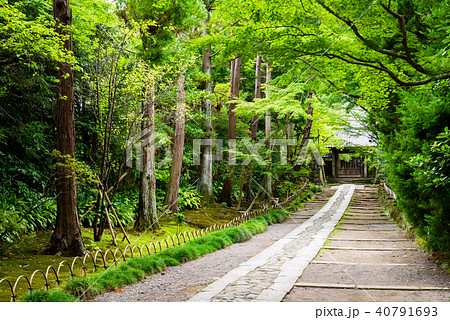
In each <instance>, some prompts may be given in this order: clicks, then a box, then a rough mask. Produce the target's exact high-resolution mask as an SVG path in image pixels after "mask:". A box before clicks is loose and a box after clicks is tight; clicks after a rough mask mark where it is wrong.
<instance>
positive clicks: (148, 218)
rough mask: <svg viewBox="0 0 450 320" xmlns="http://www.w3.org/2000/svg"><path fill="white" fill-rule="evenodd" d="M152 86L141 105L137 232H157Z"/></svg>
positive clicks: (135, 226) (135, 225) (152, 85)
mask: <svg viewBox="0 0 450 320" xmlns="http://www.w3.org/2000/svg"><path fill="white" fill-rule="evenodd" d="M154 96H155V95H154V84H153V83H152V84H151V85H150V86H149V88H147V92H146V95H145V100H144V103H143V105H142V115H143V118H144V120H143V122H142V132H143V133H144V135H143V137H142V139H143V141H142V156H141V157H142V158H141V163H142V171H141V185H140V190H139V206H138V215H137V219H136V222H135V224H134V228H135V229H136V230H138V231H146V230H148V229H152V230H158V229H160V228H161V227H160V225H159V223H158V215H157V210H156V172H155V103H154Z"/></svg>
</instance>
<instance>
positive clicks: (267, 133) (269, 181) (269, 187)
mask: <svg viewBox="0 0 450 320" xmlns="http://www.w3.org/2000/svg"><path fill="white" fill-rule="evenodd" d="M271 80H272V65H271V64H270V63H269V62H268V63H267V64H266V84H267V83H269V81H271ZM266 97H267V94H266ZM271 120H272V119H271V116H270V112H267V113H266V117H265V136H266V139H267V142H266V149H267V150H268V151H269V152H270V153H269V163H272V150H271V148H270V134H271V126H272V123H271V122H272V121H271ZM264 189H265V191H266V192H265V193H264V194H265V196H266V197H267V198H270V197H272V194H273V193H272V176H271V175H267V177H266V181H265V185H264Z"/></svg>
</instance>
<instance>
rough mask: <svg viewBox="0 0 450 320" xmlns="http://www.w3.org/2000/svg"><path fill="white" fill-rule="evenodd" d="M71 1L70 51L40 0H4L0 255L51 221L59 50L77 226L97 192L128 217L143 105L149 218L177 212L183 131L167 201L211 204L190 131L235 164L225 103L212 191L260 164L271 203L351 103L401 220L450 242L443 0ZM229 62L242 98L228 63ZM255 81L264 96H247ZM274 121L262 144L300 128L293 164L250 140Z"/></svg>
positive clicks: (242, 194) (449, 39) (135, 195)
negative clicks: (67, 78)
mask: <svg viewBox="0 0 450 320" xmlns="http://www.w3.org/2000/svg"><path fill="white" fill-rule="evenodd" d="M70 7H71V12H72V25H71V26H70V28H69V30H68V31H69V35H70V38H71V40H72V41H73V52H69V51H67V50H64V46H63V44H64V41H67V40H68V38H69V36H64V35H62V34H60V33H57V32H56V30H55V28H54V26H55V21H54V18H53V14H52V5H51V1H47V0H27V1H24V0H9V1H7V0H0V119H1V124H0V157H1V166H0V201H1V203H0V250H1V249H2V247H3V246H4V245H6V244H8V243H11V242H13V241H17V240H18V239H19V238H20V237H21V235H23V234H24V233H26V232H33V231H36V230H42V229H51V228H53V227H54V226H55V222H56V218H57V214H56V200H55V199H56V197H57V196H58V195H57V194H56V191H55V184H56V177H55V166H57V165H60V160H61V155H60V154H58V153H57V152H55V151H54V150H55V149H56V134H57V132H56V127H57V126H56V121H57V119H56V116H55V108H56V101H57V99H61V98H63V97H56V94H55V86H56V85H57V84H58V81H59V80H58V79H56V76H55V75H56V70H57V63H58V62H62V61H63V62H67V63H70V64H71V66H72V69H73V70H74V71H75V75H74V92H75V99H74V110H75V127H76V148H75V149H76V159H73V161H68V162H67V163H70V165H71V166H72V167H73V170H74V171H76V176H77V201H78V214H79V216H80V217H83V219H82V220H81V223H82V225H83V227H86V228H91V227H92V228H93V229H94V235H95V237H97V239H96V240H99V239H101V234H102V231H99V230H103V228H105V227H106V223H107V219H106V218H105V217H106V212H107V209H109V210H110V206H111V205H110V204H109V203H108V202H106V200H105V194H107V192H106V190H108V189H110V188H112V189H111V190H113V191H111V192H110V194H109V197H110V201H111V204H112V206H113V207H117V208H120V210H117V211H118V218H119V220H120V221H121V222H122V223H124V224H125V225H131V224H132V223H133V221H135V220H136V218H137V214H139V213H138V212H139V210H138V203H139V199H140V196H139V193H140V192H141V191H140V190H141V189H140V186H141V184H142V181H143V179H142V177H141V171H142V167H143V166H144V165H146V164H143V163H142V162H140V161H141V160H142V159H141V158H142V157H141V154H140V153H139V152H142V150H143V147H141V141H142V139H141V138H142V137H143V135H145V134H144V133H143V132H144V131H145V130H143V128H144V127H143V123H145V121H147V120H148V119H146V116H145V115H144V110H145V109H146V108H147V107H148V106H151V107H152V108H154V119H152V121H153V123H152V128H153V129H154V131H155V132H154V138H155V152H154V159H152V160H154V162H155V164H154V166H155V169H154V175H155V190H153V191H152V192H155V199H156V208H157V211H158V215H159V216H162V215H167V214H170V212H168V211H167V210H166V209H167V206H165V205H164V200H165V199H166V195H167V194H168V191H169V189H171V188H173V185H172V184H173V181H174V180H173V177H171V167H172V166H174V165H175V164H174V163H173V162H175V161H172V154H171V152H172V151H174V150H177V147H178V146H179V145H180V141H176V139H175V136H177V137H179V136H180V133H179V132H177V130H179V129H177V128H183V135H182V142H183V143H184V147H183V149H182V150H183V154H182V158H181V159H182V167H181V174H180V175H179V176H178V177H175V178H176V179H175V185H176V188H177V190H178V195H179V196H178V197H177V209H179V210H186V209H200V208H202V206H204V205H205V204H204V203H203V201H204V199H203V197H202V194H201V192H200V191H199V190H197V188H196V186H197V184H198V180H199V178H200V172H203V171H201V170H199V167H200V166H199V165H196V164H193V163H194V160H195V159H197V157H198V154H197V153H198V150H197V149H196V148H195V147H194V146H195V140H196V139H202V138H206V137H208V138H210V137H211V138H213V139H220V140H223V141H225V142H224V147H225V148H224V153H223V160H226V159H228V154H229V153H231V151H230V150H229V149H231V148H230V147H231V145H230V144H228V143H227V142H226V140H227V137H228V132H229V127H228V125H229V123H230V122H229V121H230V119H231V117H230V114H231V115H233V112H235V113H236V114H237V120H236V141H237V143H236V148H235V152H236V160H237V163H236V165H230V163H228V162H227V161H215V162H213V163H212V188H213V193H214V196H215V197H216V198H217V197H218V196H219V195H220V193H221V190H222V187H223V184H224V179H225V178H226V177H234V178H233V179H232V180H233V181H232V200H233V202H235V203H234V204H236V203H239V205H241V202H245V203H246V205H248V204H250V203H251V202H252V199H253V197H254V196H255V195H257V194H258V195H259V194H260V192H259V191H260V185H262V184H264V183H263V181H264V182H266V179H268V177H269V176H270V177H271V181H273V188H272V189H273V196H274V197H275V198H285V197H287V196H288V195H289V194H293V193H295V191H296V189H298V188H300V186H301V183H299V182H300V181H305V180H306V178H310V179H312V178H313V177H314V175H312V172H311V168H315V166H314V165H313V166H311V165H310V164H308V163H306V164H305V163H302V165H301V166H298V165H296V160H297V159H296V158H297V155H298V154H299V153H300V151H301V149H302V143H301V141H302V140H304V139H306V140H308V139H310V140H312V141H314V143H315V145H316V146H317V148H318V150H319V151H320V152H321V153H322V154H325V153H327V152H328V151H329V146H330V145H335V146H339V144H340V143H341V140H340V139H339V138H338V136H337V135H336V132H338V131H340V130H342V129H343V128H347V127H349V126H350V123H349V122H348V114H349V113H351V114H353V116H352V117H354V118H355V117H356V118H358V119H359V121H360V122H361V126H364V128H365V130H367V131H370V133H371V137H372V138H373V139H374V140H376V141H377V142H378V146H379V147H378V150H377V163H376V167H377V168H378V172H379V174H380V177H381V178H383V179H386V180H387V182H388V183H389V184H390V185H391V187H392V188H393V190H394V191H395V193H396V194H397V195H398V204H399V206H400V207H401V209H403V210H404V212H405V214H406V217H407V219H408V221H409V223H410V224H411V225H412V226H413V227H415V228H416V230H417V233H418V234H419V235H421V236H422V237H424V239H426V240H427V244H428V245H429V247H430V248H433V249H439V250H444V251H448V250H450V208H449V205H450V203H449V201H448V199H449V196H450V183H449V168H450V167H449V157H450V151H449V150H450V138H449V135H450V134H449V131H448V124H449V123H450V109H449V108H450V107H449V106H450V104H449V102H450V101H449V99H448V93H449V79H450V70H449V66H450V63H449V62H450V61H449V59H450V57H449V46H450V36H449V34H450V33H449V23H450V2H449V1H448V0H439V1H431V0H425V1H423V0H421V1H419V0H395V1H383V0H379V1H371V0H361V1H358V2H356V3H355V2H354V1H349V0H338V1H336V0H333V1H331V0H302V1H299V0H294V1H289V2H286V1H280V0H257V1H255V0H252V1H250V0H244V1H231V0H215V1H213V0H204V1H201V0H196V1H188V0H183V1H170V0H145V1H134V0H120V1H107V0H97V1H95V0H72V1H70ZM238 57H239V58H240V61H241V68H240V70H239V72H240V79H238V82H239V86H240V87H239V98H238V99H237V97H233V99H234V98H236V100H237V101H234V102H236V106H235V104H234V103H230V100H232V99H231V98H232V97H230V81H231V80H230V78H231V77H230V75H232V73H233V72H232V70H231V66H230V61H232V60H233V61H234V60H235V59H236V58H238ZM257 57H260V58H261V59H262V61H263V63H264V64H263V66H262V67H261V70H260V74H262V77H261V78H262V80H261V79H258V78H257V76H256V74H257V72H256V73H255V69H256V68H258V67H256V68H255V61H256V60H257ZM207 59H210V61H211V70H212V71H211V73H210V74H209V73H208V72H205V61H207ZM267 66H268V67H267ZM266 67H267V70H266ZM270 78H271V79H272V80H270ZM180 79H182V80H183V81H182V82H181V80H180ZM266 80H270V81H266ZM258 81H261V87H262V90H263V92H264V95H263V97H262V98H257V99H255V97H257V96H258V95H257V90H255V84H257V83H258ZM208 84H209V85H210V87H211V88H210V89H208ZM208 101H209V102H210V106H211V108H212V112H211V115H210V116H209V115H207V114H208V111H207V108H206V107H205V106H207V105H208V104H207V103H206V102H208ZM233 108H235V109H233ZM233 110H234V111H233ZM180 115H181V116H182V117H181V116H180ZM268 115H270V116H271V124H270V132H269V133H270V138H272V139H282V138H287V139H297V143H296V144H295V145H290V146H289V148H287V149H286V152H287V161H284V158H283V157H284V154H283V153H282V152H281V149H280V147H276V148H270V147H269V148H268V147H266V144H265V142H261V141H262V139H265V138H267V137H268V136H267V133H266V132H265V129H266V128H265V126H266V125H267V123H268V122H265V121H267V116H268ZM255 117H256V119H259V122H257V124H256V127H255V126H254V124H255V121H254V119H255ZM208 120H211V127H212V130H210V129H211V128H209V127H208ZM180 123H182V126H180ZM255 128H256V140H255V139H254V138H253V139H250V138H251V135H252V134H253V133H252V130H254V129H255ZM153 129H152V130H153ZM258 140H259V142H258ZM227 148H229V149H227ZM202 150H203V149H202ZM252 150H253V151H258V152H259V154H258V155H256V154H255V152H253V153H251V152H250V151H252ZM216 151H217V150H216ZM363 152H364V154H365V155H367V154H368V153H371V154H372V156H373V155H374V152H373V150H363ZM202 161H203V160H202ZM242 163H246V164H247V165H246V166H241V164H242ZM202 165H204V163H202ZM294 168H295V170H293V169H294ZM125 173H126V176H124V174H125ZM316 176H317V175H316ZM120 178H123V179H122V180H120ZM318 181H319V180H318ZM178 187H179V189H178ZM261 195H264V192H261ZM209 205H210V204H208V206H209ZM92 206H94V209H93V210H91V211H89V214H87V215H86V216H83V213H85V212H87V211H88V209H89V208H91V207H92ZM242 208H243V206H242ZM240 209H241V208H240ZM180 217H181V216H180ZM111 219H112V222H113V223H114V224H117V223H118V221H117V219H116V218H115V217H113V216H112V217H111ZM106 228H107V227H106Z"/></svg>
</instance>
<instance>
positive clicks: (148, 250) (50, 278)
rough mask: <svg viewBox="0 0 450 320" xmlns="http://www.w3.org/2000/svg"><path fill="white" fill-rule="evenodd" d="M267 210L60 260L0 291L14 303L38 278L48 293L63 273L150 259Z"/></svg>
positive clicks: (4, 284) (84, 272)
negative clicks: (160, 238) (129, 260)
mask: <svg viewBox="0 0 450 320" xmlns="http://www.w3.org/2000/svg"><path fill="white" fill-rule="evenodd" d="M271 208H272V207H269V206H267V205H266V206H264V207H263V209H260V210H255V211H250V212H246V213H243V214H242V215H240V216H238V217H235V218H234V219H232V220H231V221H230V222H228V223H227V224H223V225H213V226H211V227H208V228H206V229H201V230H196V231H189V232H183V233H178V234H174V235H171V236H168V237H167V238H166V239H164V240H161V241H156V242H152V243H150V244H148V245H147V244H143V245H141V246H130V245H127V246H126V247H125V248H123V249H121V248H115V249H108V250H106V251H105V252H102V251H101V250H97V251H94V252H87V253H86V254H85V255H84V256H82V257H75V258H73V260H72V261H71V262H69V261H66V260H64V261H61V262H60V263H59V264H58V265H57V266H53V265H49V266H48V267H47V268H46V269H42V270H40V269H39V270H35V271H34V272H33V273H32V274H31V275H24V274H22V275H20V276H19V277H17V279H16V280H15V281H11V280H9V279H7V278H3V279H1V280H0V288H2V287H6V288H7V290H8V289H9V291H10V292H11V299H10V301H11V302H14V301H16V300H17V291H18V289H19V288H20V287H19V286H20V285H23V284H24V285H25V287H26V289H27V290H28V291H32V290H36V289H42V287H35V286H33V282H34V281H35V280H36V279H38V278H41V279H43V280H44V288H45V290H49V288H50V287H51V286H52V284H53V283H54V285H55V286H59V285H60V284H61V283H62V280H61V279H60V278H61V275H62V274H63V273H64V274H66V275H69V276H70V277H71V278H73V277H76V276H79V274H76V271H75V269H76V266H77V265H80V266H81V276H86V275H87V274H88V272H89V270H91V271H90V272H92V273H94V272H96V271H98V270H100V269H103V270H106V269H108V268H110V267H111V266H117V264H118V263H119V262H120V261H126V259H127V258H133V257H138V256H139V257H142V256H145V255H147V256H150V255H152V254H155V253H157V252H160V251H162V250H164V249H166V248H171V247H177V246H180V245H183V244H185V243H187V242H189V241H191V240H194V239H197V238H200V237H202V236H205V235H207V234H209V233H211V232H214V231H218V230H222V229H226V228H231V227H236V226H239V225H240V224H242V223H244V222H246V221H248V220H250V219H253V218H255V217H257V216H259V215H263V214H265V213H267V211H268V210H269V209H271ZM43 270H45V271H43Z"/></svg>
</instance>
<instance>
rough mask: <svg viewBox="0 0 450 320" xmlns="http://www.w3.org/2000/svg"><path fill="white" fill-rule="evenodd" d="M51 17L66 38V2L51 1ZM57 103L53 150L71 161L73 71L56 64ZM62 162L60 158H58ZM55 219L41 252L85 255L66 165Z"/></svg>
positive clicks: (62, 169) (71, 178)
mask: <svg viewBox="0 0 450 320" xmlns="http://www.w3.org/2000/svg"><path fill="white" fill-rule="evenodd" d="M53 15H54V18H55V20H56V21H57V22H56V30H57V32H58V33H59V34H61V35H66V30H65V28H66V27H68V26H70V24H71V16H70V9H69V1H68V0H53ZM64 48H65V49H66V50H68V51H71V50H72V39H71V38H70V37H69V39H67V40H66V41H65V42H64ZM57 79H58V80H59V83H58V85H57V97H56V100H57V103H56V126H57V131H56V149H57V150H58V151H59V152H60V153H61V155H62V156H70V157H72V158H75V111H74V94H73V71H72V68H71V65H70V64H68V63H65V62H58V72H57ZM58 161H60V162H62V163H64V162H65V160H64V158H62V159H58ZM56 177H57V183H56V192H57V199H56V205H57V216H56V226H55V230H54V232H53V235H52V237H51V239H50V243H49V244H48V245H47V247H46V248H45V249H44V250H43V253H46V254H55V253H62V254H63V255H66V256H79V255H83V254H84V253H85V252H86V249H85V247H84V244H83V239H82V237H81V231H80V222H79V220H78V211H77V186H76V180H75V172H74V171H73V169H72V168H70V167H68V166H57V169H56Z"/></svg>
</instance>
